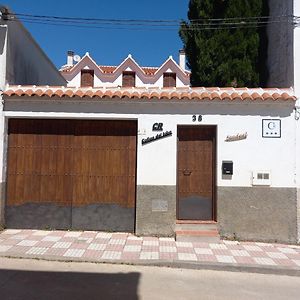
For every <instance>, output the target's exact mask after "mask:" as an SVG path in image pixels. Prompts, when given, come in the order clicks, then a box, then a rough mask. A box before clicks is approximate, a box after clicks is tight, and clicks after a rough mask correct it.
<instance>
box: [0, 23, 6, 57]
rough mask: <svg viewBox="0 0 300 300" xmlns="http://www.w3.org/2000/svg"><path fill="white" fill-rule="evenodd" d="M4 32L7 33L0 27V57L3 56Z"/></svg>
mask: <svg viewBox="0 0 300 300" xmlns="http://www.w3.org/2000/svg"><path fill="white" fill-rule="evenodd" d="M6 31H7V28H6V27H0V55H2V54H3V50H4V44H5V37H6Z"/></svg>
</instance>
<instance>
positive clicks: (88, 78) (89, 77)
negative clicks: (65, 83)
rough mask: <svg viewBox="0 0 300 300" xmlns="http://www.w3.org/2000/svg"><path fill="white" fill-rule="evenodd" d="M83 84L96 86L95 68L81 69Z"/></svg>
mask: <svg viewBox="0 0 300 300" xmlns="http://www.w3.org/2000/svg"><path fill="white" fill-rule="evenodd" d="M81 86H94V70H81Z"/></svg>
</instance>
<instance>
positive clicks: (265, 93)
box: [3, 86, 297, 102]
mask: <svg viewBox="0 0 300 300" xmlns="http://www.w3.org/2000/svg"><path fill="white" fill-rule="evenodd" d="M3 95H4V96H5V97H10V98H12V97H16V96H17V97H34V96H36V97H43V96H46V97H49V98H53V97H58V98H63V97H64V98H71V97H79V98H83V97H85V98H114V99H115V98H119V99H121V98H128V99H137V98H138V99H158V100H164V99H166V100H171V99H172V100H197V101H198V100H203V101H212V100H219V101H229V102H231V101H243V102H245V101H253V102H254V101H255V102H257V101H279V100H280V101H296V100H297V98H296V96H295V95H294V91H293V89H279V88H273V89H270V88H268V89H263V88H253V89H251V88H230V87H229V88H219V87H215V88H205V87H197V88H184V87H182V88H144V87H142V88H119V87H115V88H113V87H111V88H105V87H101V88H91V87H85V88H83V87H80V88H75V87H61V86H7V88H6V89H5V91H4V92H3Z"/></svg>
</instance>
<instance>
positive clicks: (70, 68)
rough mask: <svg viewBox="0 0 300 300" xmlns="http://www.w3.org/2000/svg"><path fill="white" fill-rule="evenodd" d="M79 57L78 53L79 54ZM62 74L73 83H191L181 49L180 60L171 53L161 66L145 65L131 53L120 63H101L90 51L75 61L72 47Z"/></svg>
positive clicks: (163, 84) (123, 84)
mask: <svg viewBox="0 0 300 300" xmlns="http://www.w3.org/2000/svg"><path fill="white" fill-rule="evenodd" d="M75 57H76V56H75ZM60 71H61V74H62V75H63V76H64V78H65V79H66V80H67V82H68V86H70V87H80V86H81V87H160V88H162V87H188V86H189V85H190V72H189V71H187V70H186V69H185V53H184V51H182V50H181V51H180V52H179V64H177V63H176V62H175V61H174V59H173V58H172V57H171V56H170V57H169V58H168V59H167V60H166V61H165V62H164V63H163V64H162V65H161V66H160V67H141V66H139V64H138V63H137V62H136V61H135V60H134V59H133V58H132V56H131V55H128V57H127V58H126V59H125V60H124V61H122V62H121V63H120V65H118V66H102V65H97V64H96V62H95V61H94V60H93V59H92V58H91V56H90V55H89V53H86V54H85V55H84V56H83V57H82V58H81V59H80V60H79V61H78V62H77V63H76V64H74V53H73V52H72V51H68V56H67V64H66V65H64V66H62V67H61V69H60Z"/></svg>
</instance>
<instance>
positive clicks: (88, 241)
mask: <svg viewBox="0 0 300 300" xmlns="http://www.w3.org/2000/svg"><path fill="white" fill-rule="evenodd" d="M0 256H12V257H32V258H45V259H49V258H50V259H57V260H61V259H63V260H74V259H77V260H78V259H79V260H84V261H93V262H103V261H107V262H118V261H120V262H132V263H133V262H137V261H138V262H139V261H144V260H146V261H151V260H152V261H154V260H156V261H170V262H202V263H211V262H213V263H214V262H215V263H224V264H228V263H230V264H235V265H253V266H258V265H259V266H281V267H283V266H284V267H294V268H299V269H300V246H297V245H283V244H267V243H255V242H238V241H225V240H224V241H221V242H220V243H218V244H214V243H196V242H176V241H175V240H174V239H173V238H157V237H137V236H134V235H132V234H129V233H108V232H95V231H82V232H81V231H80V232H79V231H78V232H75V231H71V232H69V231H42V230H13V229H10V230H4V231H2V232H1V233H0Z"/></svg>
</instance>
